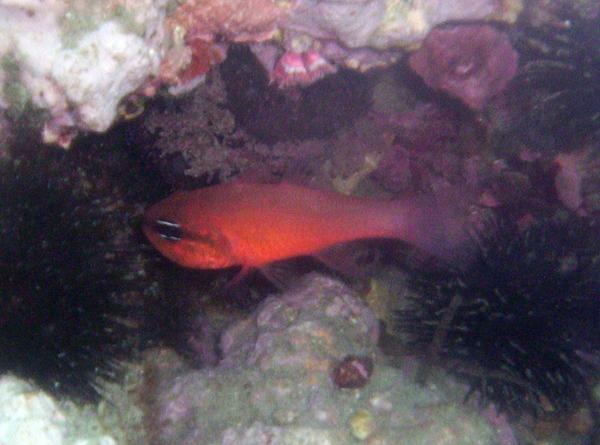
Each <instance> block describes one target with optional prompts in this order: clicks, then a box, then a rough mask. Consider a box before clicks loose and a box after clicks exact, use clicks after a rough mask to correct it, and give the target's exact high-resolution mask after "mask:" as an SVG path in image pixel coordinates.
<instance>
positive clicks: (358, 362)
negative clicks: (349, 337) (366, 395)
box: [332, 355, 373, 389]
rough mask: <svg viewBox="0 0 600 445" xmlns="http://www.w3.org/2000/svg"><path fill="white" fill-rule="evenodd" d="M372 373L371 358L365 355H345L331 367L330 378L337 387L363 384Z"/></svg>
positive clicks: (355, 386) (351, 386)
mask: <svg viewBox="0 0 600 445" xmlns="http://www.w3.org/2000/svg"><path fill="white" fill-rule="evenodd" d="M371 374H373V360H372V359H371V358H370V357H367V356H358V355H347V356H346V357H344V358H343V359H342V360H341V361H340V362H339V363H338V364H337V365H336V366H335V367H334V369H333V374H332V379H333V382H334V383H335V385H336V386H337V387H338V388H349V389H356V388H362V387H363V386H365V385H366V384H367V383H368V381H369V379H370V378H371Z"/></svg>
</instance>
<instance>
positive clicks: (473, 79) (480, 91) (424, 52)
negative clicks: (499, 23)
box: [410, 25, 518, 110]
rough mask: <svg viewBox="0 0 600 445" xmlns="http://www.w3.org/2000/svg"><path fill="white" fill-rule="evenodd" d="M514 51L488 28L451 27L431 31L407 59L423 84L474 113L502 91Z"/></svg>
mask: <svg viewBox="0 0 600 445" xmlns="http://www.w3.org/2000/svg"><path fill="white" fill-rule="evenodd" d="M517 58H518V57H517V52H516V51H515V50H514V49H513V48H512V46H511V44H510V41H509V40H508V37H507V36H506V35H505V34H503V33H501V32H499V31H496V30H495V29H494V28H493V27H492V26H490V25H454V26H450V27H441V28H436V29H434V30H433V31H431V32H430V33H429V34H428V36H427V38H426V39H425V41H424V42H423V45H422V46H421V48H420V49H419V50H418V51H416V52H414V53H413V54H412V55H411V56H410V66H411V68H412V69H413V70H414V71H415V72H416V73H417V74H419V76H421V77H422V78H423V80H424V81H425V83H426V84H427V85H429V86H430V87H432V88H435V89H439V90H442V91H445V92H447V93H449V94H451V95H453V96H455V97H458V98H459V99H460V100H461V101H462V102H463V103H464V104H465V105H467V106H468V107H470V108H473V109H475V110H480V109H482V108H483V107H484V106H485V105H486V104H487V102H488V101H489V100H490V99H491V98H492V97H494V96H495V95H497V94H498V93H500V92H502V91H503V90H504V89H505V88H506V86H507V85H508V83H509V82H510V80H511V79H512V78H513V77H514V76H515V74H516V73H517Z"/></svg>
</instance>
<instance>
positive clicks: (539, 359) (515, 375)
mask: <svg viewBox="0 0 600 445" xmlns="http://www.w3.org/2000/svg"><path fill="white" fill-rule="evenodd" d="M498 225H499V227H498V228H497V230H496V231H494V235H493V236H489V237H483V238H484V239H482V240H481V244H480V250H479V254H478V256H477V258H476V259H475V261H474V262H473V264H472V265H471V266H470V267H469V269H468V270H466V271H450V272H448V271H445V272H436V273H426V272H418V271H417V272H415V273H416V275H415V276H414V277H413V278H412V286H413V288H414V290H415V291H416V292H415V293H416V294H417V296H415V297H411V298H410V299H409V300H408V303H407V305H406V306H405V307H404V308H402V309H401V310H400V311H399V312H398V323H399V329H400V332H402V333H404V334H407V338H408V342H409V344H410V345H412V346H413V347H418V348H420V349H423V348H425V349H428V350H429V351H430V352H431V354H432V356H433V357H434V358H436V359H437V360H438V361H439V362H440V363H444V364H446V365H448V367H449V368H450V369H452V370H453V371H455V372H457V373H458V374H460V375H461V376H463V377H466V379H467V381H469V382H470V383H471V385H472V386H471V387H472V389H473V390H477V391H478V392H479V394H480V395H481V397H482V399H483V400H486V401H491V402H494V403H495V404H496V405H497V406H498V407H499V408H500V409H501V410H503V411H505V412H508V413H510V414H517V413H522V412H525V411H526V412H533V413H535V414H539V413H541V411H543V410H544V409H548V408H549V407H551V408H552V409H554V410H558V411H566V410H568V409H570V408H572V407H574V406H575V405H576V404H577V403H578V402H579V401H581V400H586V399H587V398H588V387H589V383H590V380H589V379H590V378H591V376H593V375H595V374H594V373H596V372H597V371H598V369H599V368H598V367H599V366H600V336H599V335H598V331H597V329H598V326H600V305H599V303H600V300H599V298H600V275H599V274H598V266H599V264H598V259H599V255H600V244H598V236H597V235H594V234H597V231H598V227H596V226H594V225H591V224H588V223H586V222H584V221H583V220H573V219H571V218H566V219H564V220H561V221H557V220H556V218H555V219H546V220H542V221H541V222H539V223H537V224H535V225H534V226H532V227H530V228H529V229H527V230H526V231H524V232H520V231H519V230H518V229H517V228H516V227H515V226H514V225H512V224H508V223H501V224H498Z"/></svg>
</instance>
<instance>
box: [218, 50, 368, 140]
mask: <svg viewBox="0 0 600 445" xmlns="http://www.w3.org/2000/svg"><path fill="white" fill-rule="evenodd" d="M221 77H222V78H223V81H224V83H225V88H226V90H227V97H228V107H229V109H230V110H231V111H232V112H233V113H234V115H235V117H236V123H237V124H238V125H240V126H242V127H243V128H244V129H246V131H247V132H248V133H249V134H251V135H254V136H255V137H256V138H257V139H258V140H259V141H261V142H265V143H269V144H270V143H273V142H277V141H287V140H304V139H309V138H325V137H328V136H331V135H333V134H334V133H335V132H336V131H337V130H339V129H340V128H341V127H342V126H348V125H352V123H353V122H354V121H355V120H356V119H357V117H359V116H360V115H361V114H363V113H364V112H365V111H366V110H367V108H368V107H369V105H370V100H369V92H370V91H369V85H368V80H367V79H366V78H365V77H364V76H361V75H359V74H357V73H355V72H353V71H349V70H343V71H341V72H339V73H338V74H337V75H335V76H331V77H327V78H325V79H322V80H320V81H318V82H317V83H314V84H312V85H311V86H309V87H306V88H302V89H297V90H294V91H293V92H283V91H280V90H279V89H277V88H276V87H274V86H272V85H270V83H269V79H268V76H267V73H266V72H265V71H264V69H263V68H262V67H261V65H260V64H259V63H258V61H257V60H256V59H255V58H254V57H253V56H252V54H251V53H250V52H249V51H248V50H247V49H245V48H243V47H237V48H232V51H230V55H229V57H228V59H227V60H226V61H225V62H224V63H223V64H222V65H221Z"/></svg>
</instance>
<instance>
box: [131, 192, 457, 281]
mask: <svg viewBox="0 0 600 445" xmlns="http://www.w3.org/2000/svg"><path fill="white" fill-rule="evenodd" d="M462 228H463V224H462V222H461V218H458V217H457V213H456V212H455V211H454V209H453V207H452V205H448V203H442V202H440V200H439V199H435V198H432V197H412V198H404V199H401V200H397V201H382V200H375V199H366V198H357V197H351V196H345V195H341V194H338V193H334V192H327V191H320V190H315V189H311V188H307V187H301V186H296V185H292V184H289V183H280V184H257V183H248V182H243V181H236V182H232V183H228V184H222V185H217V186H212V187H207V188H202V189H198V190H194V191H189V192H177V193H174V194H173V195H171V196H170V197H168V198H166V199H164V200H163V201H160V202H158V203H157V204H155V205H153V206H152V207H151V208H150V209H149V210H148V211H147V212H146V214H145V215H144V222H143V231H144V233H145V234H146V236H147V237H148V239H149V240H150V242H151V243H152V244H153V245H154V246H155V247H156V248H157V249H158V250H159V251H160V252H161V253H162V254H163V255H164V256H166V257H167V258H169V259H170V260H172V261H174V262H176V263H178V264H180V265H182V266H185V267H191V268H198V269H221V268H226V267H230V266H242V271H243V272H245V271H248V270H249V269H252V268H260V267H263V266H266V265H268V264H269V263H272V262H274V261H278V260H284V259H288V258H292V257H297V256H301V255H311V254H317V253H318V252H320V251H322V250H324V249H327V248H329V247H332V246H334V245H336V244H339V243H343V242H347V241H354V240H359V239H367V238H394V239H401V240H404V241H407V242H408V243H411V244H413V245H416V246H418V247H420V248H422V249H424V250H426V251H427V252H429V253H430V254H433V255H436V256H438V257H441V258H443V259H446V260H447V259H451V258H452V257H453V256H454V255H455V248H456V249H458V248H460V244H461V243H462V241H464V236H463V235H464V233H463V230H462Z"/></svg>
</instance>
